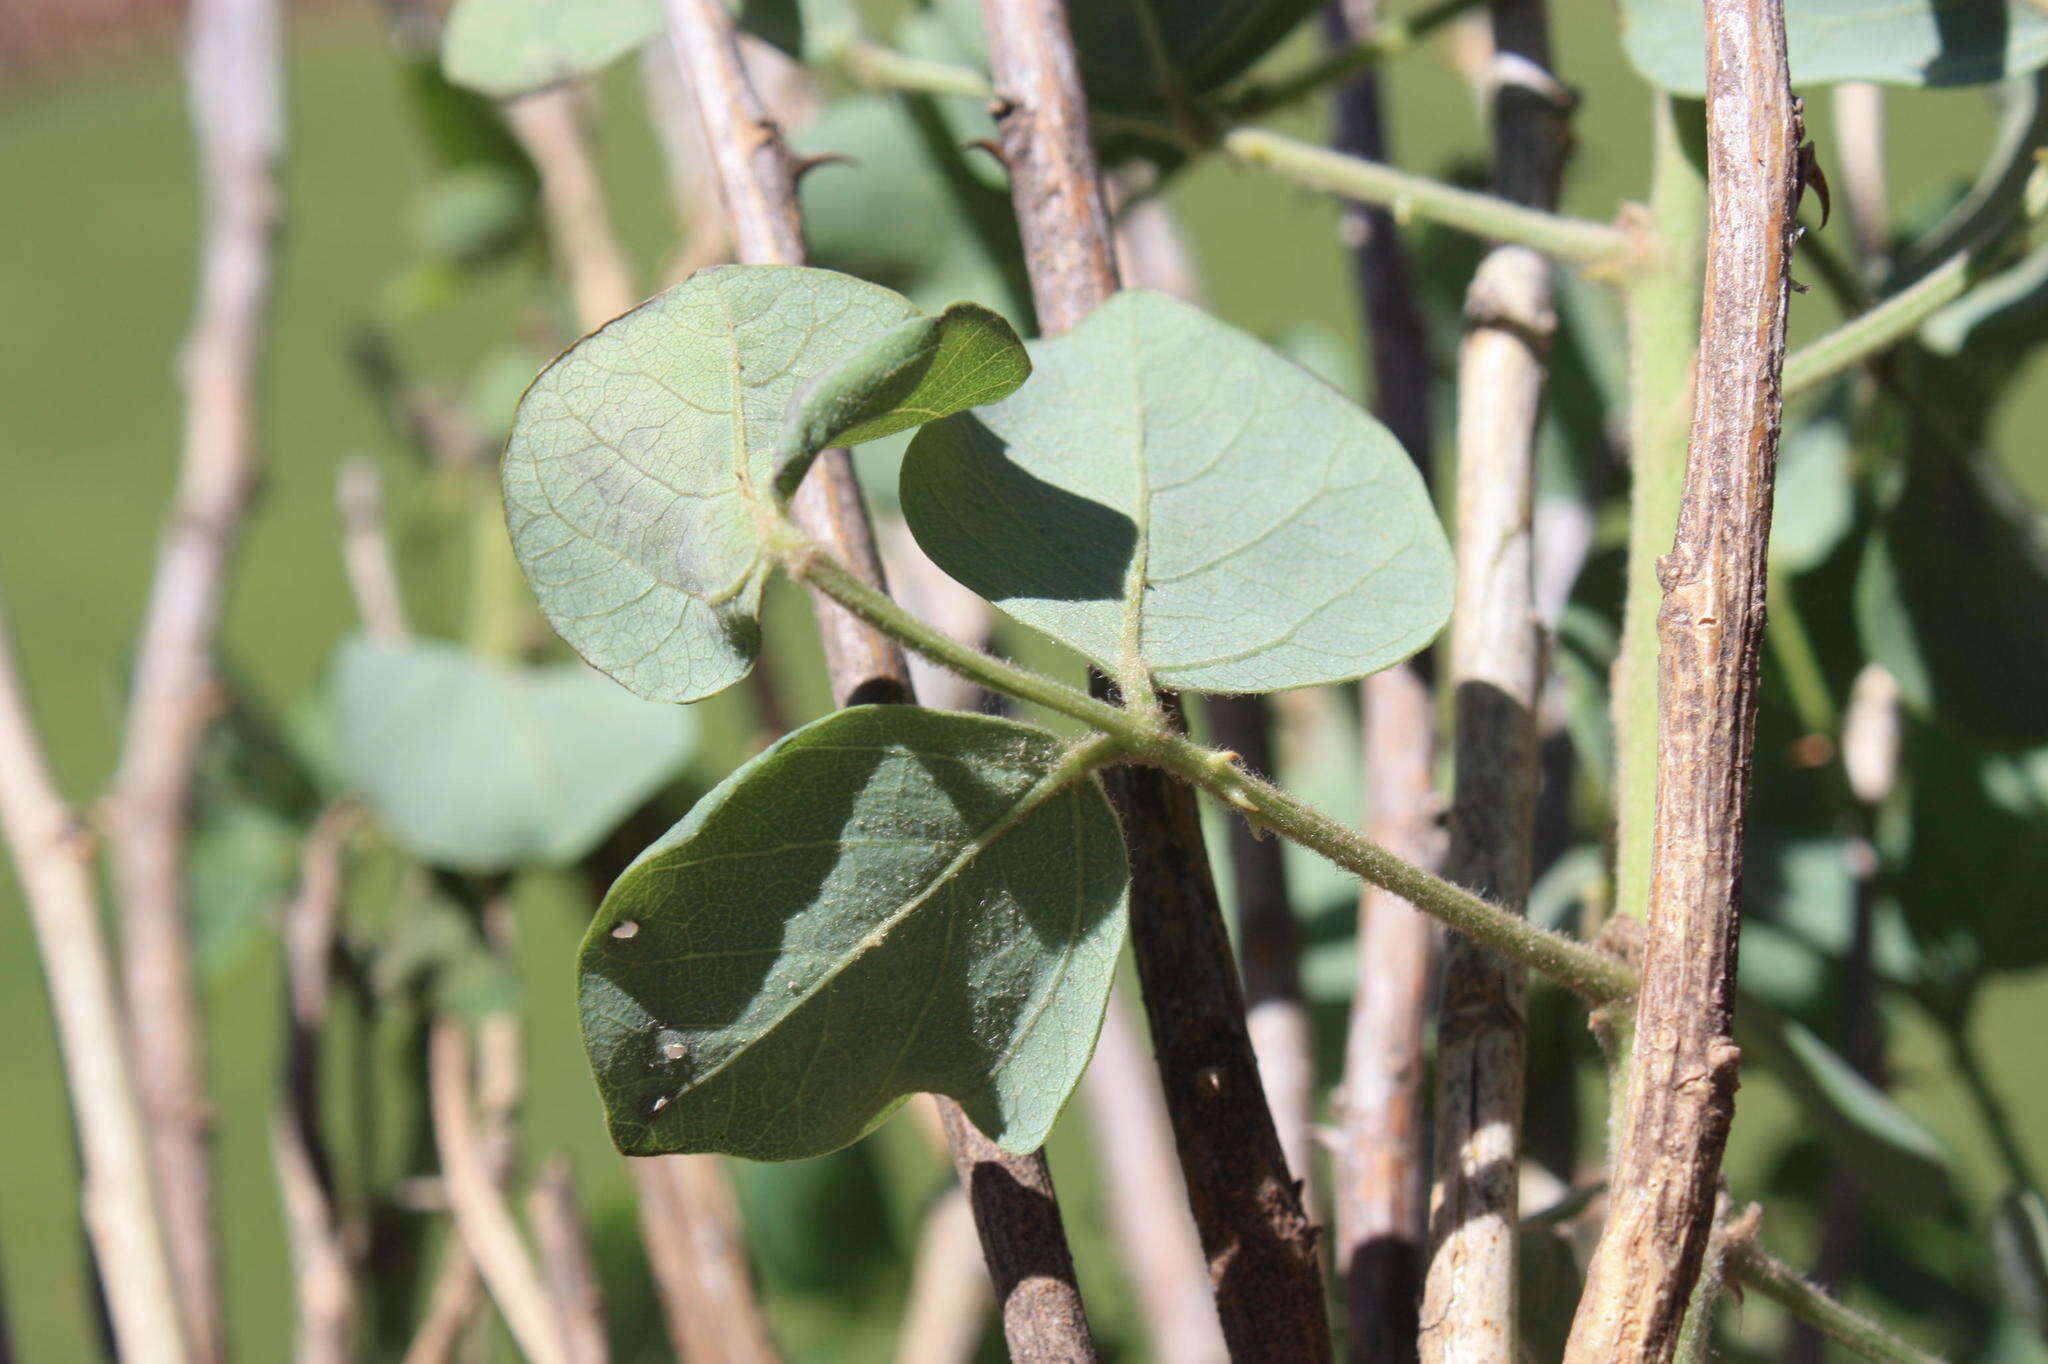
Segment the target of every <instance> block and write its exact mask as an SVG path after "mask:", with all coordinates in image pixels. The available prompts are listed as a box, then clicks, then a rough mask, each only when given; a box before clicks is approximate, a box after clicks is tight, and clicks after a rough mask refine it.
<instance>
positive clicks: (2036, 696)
mask: <svg viewBox="0 0 2048 1364" xmlns="http://www.w3.org/2000/svg"><path fill="white" fill-rule="evenodd" d="M1962 546H1967V547H1968V548H1967V550H1966V551H1965V550H1961V549H1959V547H1962ZM1856 624H1857V629H1858V631H1859V632H1860V634H1861V635H1862V638H1863V644H1864V647H1865V648H1866V649H1867V650H1868V651H1869V655H1870V657H1871V658H1873V659H1875V660H1876V661H1878V662H1879V663H1882V664H1884V665H1885V667H1886V668H1888V669H1889V670H1890V671H1891V674H1892V676H1893V677H1894V678H1896V679H1897V680H1898V683H1899V691H1900V694H1901V696H1902V697H1903V698H1904V699H1905V702H1906V704H1907V705H1909V706H1911V707H1912V708H1913V709H1915V710H1917V711H1919V712H1920V713H1922V714H1925V715H1934V716H1939V717H1940V718H1941V719H1942V720H1944V721H1945V722H1947V723H1949V724H1951V725H1954V726H1956V727H1957V728H1959V729H1961V730H1963V731H1965V732H1966V733H1968V734H1970V735H1971V736H1973V737H1975V738H1978V739H1981V740H1983V741H1985V742H1988V743H1994V744H2036V743H2041V742H2043V741H2044V740H2048V687H2044V686H2043V685H2042V679H2043V678H2048V538H2044V536H2043V535H2042V532H2041V530H2040V528H2039V516H2038V514H2037V513H2035V512H2033V511H2031V510H2030V509H2029V508H2027V507H2025V506H2024V505H2023V504H2022V503H2021V502H2020V500H2019V498H2018V495H2017V494H2015V493H2014V492H2012V490H2011V489H2010V488H2009V487H2008V486H2007V485H2006V483H2005V481H2004V479H2003V478H2002V477H2001V476H2000V474H1999V473H1998V471H1997V469H1996V468H1995V467H1994V466H1992V465H1991V464H1990V463H1989V462H1988V461H1985V460H1971V461H1967V462H1966V461H1964V460H1960V459H1951V458H1947V457H1944V456H1941V455H1934V454H1929V455H1923V456H1922V457H1919V458H1916V459H1915V460H1914V462H1913V465H1912V470H1911V473H1910V475H1909V476H1908V478H1907V481H1906V484H1905V488H1904V490H1903V491H1902V493H1901V494H1900V496H1899V498H1898V500H1897V502H1896V503H1895V505H1894V506H1893V508H1892V510H1891V512H1890V514H1889V515H1888V516H1887V517H1886V519H1885V522H1884V524H1883V526H1882V527H1881V528H1880V530H1879V531H1878V533H1877V534H1876V535H1874V536H1872V537H1871V540H1870V542H1869V544H1868V546H1867V548H1866V549H1865V551H1864V557H1863V563H1862V566H1861V570H1860V572H1859V574H1858V576H1857V582H1856Z"/></svg>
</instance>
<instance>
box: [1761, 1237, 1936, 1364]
mask: <svg viewBox="0 0 2048 1364" xmlns="http://www.w3.org/2000/svg"><path fill="white" fill-rule="evenodd" d="M1727 1271H1728V1277H1730V1278H1731V1279H1734V1280H1735V1281H1736V1282H1738V1283H1740V1284H1741V1285H1742V1286H1743V1287H1745V1288H1753V1289H1755V1290H1756V1291H1757V1292H1758V1293H1760V1294H1762V1295H1763V1296H1764V1297H1766V1298H1769V1299H1770V1300H1771V1301H1772V1302H1774V1303H1776V1304H1778V1306H1780V1307H1782V1308H1784V1309H1785V1310H1786V1311H1787V1312H1790V1313H1791V1314H1792V1315H1793V1316H1795V1317H1797V1318H1798V1319H1799V1320H1801V1321H1804V1322H1810V1323H1812V1324H1813V1325H1814V1326H1816V1327H1818V1328H1819V1329H1820V1331H1821V1333H1822V1334H1824V1335H1826V1336H1827V1337H1828V1339H1830V1340H1832V1341H1834V1342H1835V1343H1836V1344H1837V1345H1840V1346H1841V1347H1842V1348H1843V1349H1845V1350H1848V1351H1850V1352H1851V1353H1852V1354H1856V1355H1859V1356H1861V1357H1862V1358H1864V1359H1872V1360H1877V1361H1879V1364H1941V1358H1940V1356H1938V1355H1931V1354H1929V1353H1927V1351H1925V1350H1922V1349H1920V1348H1918V1347H1917V1346H1913V1345H1909V1344H1907V1343H1906V1342H1905V1341H1903V1340H1900V1339H1899V1338H1898V1337H1897V1336H1895V1335H1893V1334H1892V1333H1891V1332H1889V1331H1887V1330H1885V1329H1884V1328H1883V1327H1882V1326H1879V1325H1878V1324H1877V1323H1876V1322H1874V1321H1872V1320H1870V1319H1869V1318H1868V1317H1865V1316H1862V1315H1860V1314H1858V1313H1856V1312H1853V1311H1851V1310H1850V1309H1849V1308H1847V1307H1844V1306H1843V1305H1842V1304H1841V1303H1839V1302H1837V1301H1836V1300H1835V1299H1834V1298H1832V1297H1830V1296H1829V1295H1828V1293H1827V1292H1826V1290H1824V1289H1822V1288H1819V1287H1817V1286H1815V1285H1814V1284H1811V1283H1809V1282H1807V1281H1806V1280H1805V1279H1804V1278H1802V1277H1800V1274H1799V1271H1798V1270H1796V1269H1794V1268H1792V1266H1790V1265H1788V1264H1786V1263H1785V1262H1784V1261H1783V1260H1780V1259H1779V1258H1777V1257H1776V1256H1775V1255H1772V1254H1771V1253H1770V1252H1769V1251H1767V1250H1765V1249H1764V1248H1763V1247H1762V1246H1759V1245H1758V1244H1756V1242H1755V1241H1753V1240H1748V1239H1734V1238H1731V1240H1730V1243H1729V1246H1728V1251H1727Z"/></svg>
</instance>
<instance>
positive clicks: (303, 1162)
mask: <svg viewBox="0 0 2048 1364" xmlns="http://www.w3.org/2000/svg"><path fill="white" fill-rule="evenodd" d="M360 820H361V811H359V810H358V809H357V808H356V807H354V806H353V805H350V804H347V803H340V804H335V805H330V806H328V807H327V808H326V809H325V810H323V811H321V813H320V817H319V818H318V819H316V820H315V821H314V822H313V828H312V831H311V832H310V833H308V834H307V835H306V842H305V846H304V847H303V848H302V849H301V850H300V853H299V883H298V886H297V888H296V889H295V890H294V891H293V893H292V897H291V899H290V900H289V901H287V902H286V904H285V907H284V912H283V915H282V916H281V922H280V924H279V926H278V932H279V937H280V938H281V939H282V940H283V948H284V960H285V1065H284V1084H283V1088H284V1111H283V1112H282V1113H281V1114H279V1115H278V1117H277V1119H276V1120H275V1122H274V1123H273V1124H272V1130H271V1151H272V1155H273V1159H274V1161H275V1163H276V1165H277V1178H278V1185H279V1190H280V1193H281V1195H282V1202H283V1204H284V1213H285V1230H286V1233H287V1235H288V1236H289V1238H290V1242H291V1255H292V1277H293V1288H294V1291H295V1294H296V1298H297V1306H298V1334H297V1338H296V1340H295V1342H294V1345H293V1358H294V1360H296V1361H297V1364H348V1361H349V1360H351V1359H354V1358H355V1357H356V1346H355V1325H356V1304H357V1297H358V1295H357V1292H356V1269H357V1265H356V1254H355V1249H354V1247H353V1245H352V1244H351V1240H350V1236H349V1229H348V1227H347V1225H346V1224H345V1222H344V1220H343V1218H342V1215H341V1207H340V1199H339V1198H338V1196H337V1193H336V1187H335V1178H334V1163H333V1158H332V1157H331V1155H330V1154H329V1152H328V1149H327V1141H326V1137H325V1135H324V1131H325V1128H324V1124H323V1122H322V1114H321V1083H320V1056H321V1051H322V1045H323V1042H324V1040H325V1034H326V1030H327V1019H328V1004H329V1001H330V998H331V993H332V992H331V988H330V987H331V985H332V982H333V971H334V950H335V943H336V940H337V937H338V935H339V930H340V926H341V906H342V892H343V890H344V888H345V876H346V871H347V865H346V863H347V857H348V841H349V838H350V837H351V836H352V835H353V834H354V832H355V830H356V827H357V825H358V823H359V822H360Z"/></svg>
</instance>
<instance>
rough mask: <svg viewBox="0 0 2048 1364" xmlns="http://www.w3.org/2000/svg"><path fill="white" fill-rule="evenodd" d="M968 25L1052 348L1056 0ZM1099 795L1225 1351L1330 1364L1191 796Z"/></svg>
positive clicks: (1078, 99)
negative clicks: (981, 36)
mask: <svg viewBox="0 0 2048 1364" xmlns="http://www.w3.org/2000/svg"><path fill="white" fill-rule="evenodd" d="M982 23H983V26H984V28H985V29H986V30H987V33H988V41H989V62H990V68H991V71H992V72H993V76H994V84H995V89H996V100H995V104H994V106H993V107H994V109H995V111H996V126H997V131H998V137H999V141H1000V144H1001V150H1002V160H1003V163H1004V165H1005V166H1006V167H1007V168H1008V170H1009V173H1010V196H1011V200H1012V202H1013V204H1014V205H1015V209H1016V216H1017V226H1018V231H1019V234H1020V235H1021V237H1022V238H1023V243H1024V257H1025V264H1026V267H1027V269H1028V272H1029V274H1030V278H1031V293H1032V298H1033V301H1034V303H1035V304H1036V307H1037V312H1038V319H1039V323H1040V325H1041V326H1042V327H1043V328H1044V330H1045V332H1046V333H1047V334H1048V335H1057V334H1059V333H1061V332H1064V331H1067V330H1069V329H1070V328H1072V327H1074V326H1076V325H1078V324H1079V323H1080V322H1081V320H1082V319H1083V318H1085V317H1086V316H1087V315H1088V314H1089V313H1091V312H1093V311H1094V310H1095V308H1096V307H1097V306H1098V305H1100V304H1101V303H1102V302H1103V300H1105V299H1106V298H1108V297H1109V295H1110V294H1112V293H1113V292H1115V290H1116V288H1117V271H1116V255H1115V248H1114V245H1113V243H1112V239H1111V236H1110V231H1109V222H1108V213H1107V210H1106V207H1105V204H1104V200H1103V195H1102V186H1101V182H1100V178H1099V176H1098V173H1097V168H1096V163H1095V149H1094V144H1093V142H1092V140H1091V137H1090V131H1089V121H1088V109H1087V104H1086V101H1085V99H1084V97H1083V95H1082V90H1081V77H1080V67H1079V62H1078V59H1077V58H1076V56H1075V52H1074V40H1073V34H1072V32H1071V30H1070V28H1069V26H1068V23H1067V15H1066V9H1065V6H1064V5H1063V4H1062V3H1061V0H982ZM1095 683H1096V690H1097V691H1098V693H1100V692H1102V691H1104V690H1105V689H1106V683H1105V682H1104V681H1103V679H1102V678H1100V677H1099V676H1098V677H1097V678H1096V679H1095ZM1145 685H1146V686H1147V687H1149V685H1150V683H1149V681H1147V682H1146V684H1145ZM1127 699H1128V700H1129V701H1130V702H1131V703H1132V704H1134V705H1135V704H1139V703H1141V702H1151V700H1152V698H1150V697H1138V696H1133V697H1129V698H1127ZM1155 708H1156V706H1155ZM1168 709H1169V710H1170V709H1171V707H1170V706H1169V707H1168ZM1104 785H1105V787H1106V788H1107V789H1108V791H1109V795H1110V800H1111V802H1112V803H1113V804H1114V805H1115V806H1116V809H1117V814H1118V816H1119V818H1120V820H1121V822H1122V824H1123V829H1124V841H1125V844H1126V845H1127V847H1128V848H1129V851H1130V860H1131V945H1132V951H1133V955H1134V956H1135V957H1136V959H1137V964H1138V975H1139V980H1140V982H1141V984H1142V985H1143V995H1144V1001H1145V1009H1146V1014H1147V1017H1148V1019H1149V1020H1150V1022H1151V1027H1152V1045H1153V1049H1154V1052H1155V1054H1156V1056H1157V1058H1158V1062H1159V1073H1160V1079H1161V1082H1162V1083H1163V1085H1164V1088H1165V1093H1166V1106H1167V1112H1168V1114H1169V1115H1170V1116H1171V1118H1172V1120H1173V1131H1174V1140H1175V1143H1176V1145H1177V1146H1178V1148H1179V1151H1180V1163H1181V1174H1182V1177H1183V1181H1184V1183H1185V1185H1186V1187H1187V1193H1188V1201H1189V1206H1190V1208H1191V1209H1192V1210H1193V1212H1194V1218H1195V1226H1196V1229H1197V1230H1198V1231H1199V1232H1200V1233H1201V1238H1202V1249H1203V1252H1204V1253H1205V1254H1206V1255H1207V1257H1208V1261H1209V1275H1210V1281H1211V1283H1212V1284H1213V1285H1214V1288H1215V1295H1216V1308H1217V1315H1218V1317H1219V1318H1220V1320H1221V1322H1222V1325H1223V1336H1224V1339H1225V1341H1226V1342H1228V1344H1229V1346H1230V1348H1231V1350H1232V1352H1233V1354H1238V1355H1242V1356H1244V1357H1247V1358H1252V1357H1276V1358H1287V1359H1295V1360H1303V1361H1310V1362H1311V1364H1312V1362H1313V1361H1315V1360H1319V1359H1328V1358H1329V1357H1330V1334H1329V1326H1328V1323H1327V1321H1326V1320H1325V1316H1324V1309H1323V1285H1322V1268H1321V1264H1320V1262H1319V1261H1318V1258H1317V1255H1316V1244H1315V1242H1316V1234H1315V1227H1314V1224H1313V1223H1312V1222H1311V1220H1310V1218H1309V1216H1308V1214H1307V1212H1306V1211H1305V1210H1304V1208H1303V1207H1302V1203H1301V1198H1300V1192H1299V1185H1298V1184H1297V1183H1296V1181H1295V1179H1294V1177H1293V1175H1292V1174H1291V1173H1290V1171H1289V1168H1288V1164H1287V1159H1286V1155H1285V1153H1284V1152H1283V1151H1282V1149H1281V1146H1280V1140H1279V1136H1278V1133H1277V1132H1276V1131H1275V1129H1274V1124H1273V1115H1272V1112H1271V1111H1270V1110H1269V1109H1268V1108H1267V1106H1266V1097H1265V1090H1264V1086H1263V1084H1262V1082H1261V1080H1260V1076H1259V1066H1258V1060H1257V1057H1256V1055H1255V1054H1254V1052H1253V1050H1252V1045H1251V1038H1250V1035H1249V1032H1248V1030H1247V1028H1246V1025H1245V1016H1244V995H1243V990H1242V987H1241V986H1240V984H1239V981H1238V976H1237V969H1236V963H1235V961H1234V960H1233V958H1232V953H1231V947H1230V938H1229V934H1228V932H1227V930H1226V929H1225V926H1224V923H1223V916H1222V911H1221V908H1220V906H1219V905H1218V903H1217V898H1216V887H1215V884H1214V882H1213V881H1212V880H1211V877H1210V873H1209V858H1208V852H1207V850H1206V849H1205V848H1204V846H1203V841H1202V830H1201V820H1200V813H1199V810H1198V809H1197V806H1196V802H1195V795H1194V792H1193V790H1191V789H1190V788H1189V787H1188V786H1187V785H1186V784H1184V783H1183V782H1180V781H1176V780H1173V779H1172V778H1171V777H1170V776H1169V775H1168V774H1167V773H1165V772H1163V771H1160V770H1157V769H1152V768H1140V767H1120V768H1115V769H1112V770H1111V771H1109V772H1107V773H1105V774H1104Z"/></svg>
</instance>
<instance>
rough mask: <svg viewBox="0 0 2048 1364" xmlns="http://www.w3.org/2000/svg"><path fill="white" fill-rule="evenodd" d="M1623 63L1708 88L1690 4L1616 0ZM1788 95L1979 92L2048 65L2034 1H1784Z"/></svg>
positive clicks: (1688, 86)
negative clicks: (1831, 88) (1867, 88)
mask: <svg viewBox="0 0 2048 1364" xmlns="http://www.w3.org/2000/svg"><path fill="white" fill-rule="evenodd" d="M1622 23H1623V26H1624V30H1623V31H1624V36H1625V38H1626V43H1627V48H1628V55H1629V60H1630V61H1631V62H1633V63H1634V64H1635V67H1636V69H1637V70H1638V71H1640V72H1642V73H1643V75H1644V76H1645V77H1646V78H1647V79H1648V80H1649V81H1650V83H1651V84H1652V85H1655V86H1658V87H1660V88H1662V89H1665V90H1671V91H1675V92H1677V93H1679V94H1685V95H1701V94H1705V93H1706V88H1707V58H1706V36H1705V17H1704V14H1703V12H1702V10H1701V8H1700V4H1699V0H1623V4H1622ZM1785 48H1786V55H1787V57H1788V59H1789V61H1790V64H1791V67H1792V81H1793V83H1794V84H1795V85H1818V84H1825V83H1828V82H1832V81H1850V80H1864V81H1884V82H1888V83H1890V84H1894V85H1979V84H1982V83H1984V82H1986V81H1995V80H2000V79H2002V78H2004V77H2006V76H2015V75H2021V74H2024V73H2025V72H2028V71H2032V70H2035V69H2036V68H2038V67H2040V66H2042V65H2043V64H2048V11H2043V10H2042V9H2041V7H2040V6H2039V5H2037V4H2035V3H2033V0H1787V3H1786V5H1785Z"/></svg>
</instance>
